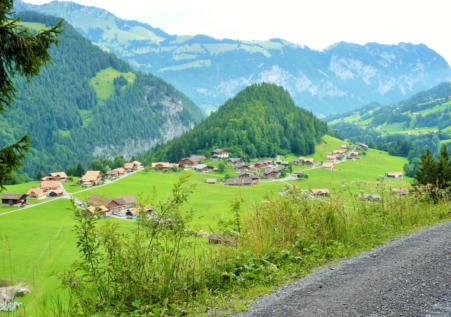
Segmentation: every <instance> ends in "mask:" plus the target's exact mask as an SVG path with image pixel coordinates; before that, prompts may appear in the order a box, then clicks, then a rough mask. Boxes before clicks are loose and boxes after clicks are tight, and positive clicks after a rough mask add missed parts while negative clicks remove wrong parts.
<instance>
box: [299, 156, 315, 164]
mask: <svg viewBox="0 0 451 317" xmlns="http://www.w3.org/2000/svg"><path fill="white" fill-rule="evenodd" d="M299 160H300V161H301V163H302V164H304V165H310V166H312V165H313V164H315V159H313V158H307V157H303V156H301V157H300V158H299Z"/></svg>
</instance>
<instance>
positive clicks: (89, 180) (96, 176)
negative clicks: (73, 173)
mask: <svg viewBox="0 0 451 317" xmlns="http://www.w3.org/2000/svg"><path fill="white" fill-rule="evenodd" d="M101 178H102V172H101V171H87V172H86V173H85V175H83V177H82V178H80V179H79V181H78V182H79V183H81V184H82V185H83V186H85V187H91V186H93V185H95V184H97V183H98V182H99V181H100V179H101Z"/></svg>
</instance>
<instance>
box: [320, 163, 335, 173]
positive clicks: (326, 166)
mask: <svg viewBox="0 0 451 317" xmlns="http://www.w3.org/2000/svg"><path fill="white" fill-rule="evenodd" d="M321 167H322V168H324V169H326V170H330V171H333V169H334V163H331V162H324V163H323V165H321Z"/></svg>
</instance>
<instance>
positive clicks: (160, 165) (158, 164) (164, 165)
mask: <svg viewBox="0 0 451 317" xmlns="http://www.w3.org/2000/svg"><path fill="white" fill-rule="evenodd" d="M174 166H177V165H176V164H172V163H169V162H155V163H152V168H155V169H158V170H160V171H166V170H168V169H171V168H173V167H174Z"/></svg>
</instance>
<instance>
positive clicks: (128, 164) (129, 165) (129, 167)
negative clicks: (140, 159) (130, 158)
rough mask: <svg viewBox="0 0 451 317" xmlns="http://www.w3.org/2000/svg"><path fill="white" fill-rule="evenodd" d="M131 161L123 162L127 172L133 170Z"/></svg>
mask: <svg viewBox="0 0 451 317" xmlns="http://www.w3.org/2000/svg"><path fill="white" fill-rule="evenodd" d="M133 167H134V165H133V163H125V164H124V168H125V171H126V172H127V173H130V172H133Z"/></svg>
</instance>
